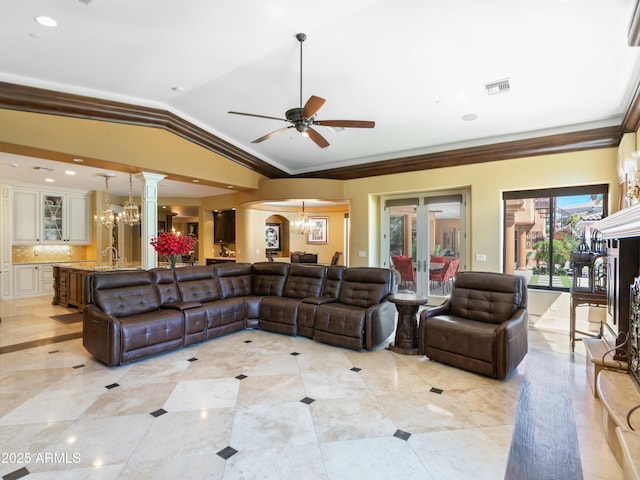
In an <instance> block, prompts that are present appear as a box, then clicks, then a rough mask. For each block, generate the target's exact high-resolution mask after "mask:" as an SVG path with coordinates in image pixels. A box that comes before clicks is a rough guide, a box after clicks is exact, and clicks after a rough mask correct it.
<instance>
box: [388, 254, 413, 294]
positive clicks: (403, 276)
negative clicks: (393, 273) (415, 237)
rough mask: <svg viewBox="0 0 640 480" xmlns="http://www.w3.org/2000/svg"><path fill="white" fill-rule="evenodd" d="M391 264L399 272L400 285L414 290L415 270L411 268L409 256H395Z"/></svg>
mask: <svg viewBox="0 0 640 480" xmlns="http://www.w3.org/2000/svg"><path fill="white" fill-rule="evenodd" d="M393 264H394V266H395V268H396V270H397V271H398V272H399V273H400V285H401V286H402V287H404V288H407V289H409V290H415V286H416V272H415V270H414V269H413V262H412V260H411V257H404V256H395V257H393Z"/></svg>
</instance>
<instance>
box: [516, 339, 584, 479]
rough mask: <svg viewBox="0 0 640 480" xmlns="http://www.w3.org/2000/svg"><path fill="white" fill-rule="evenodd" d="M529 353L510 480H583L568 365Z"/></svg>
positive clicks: (521, 394)
mask: <svg viewBox="0 0 640 480" xmlns="http://www.w3.org/2000/svg"><path fill="white" fill-rule="evenodd" d="M553 355H555V354H550V353H548V352H545V353H544V354H537V355H536V354H533V355H532V352H530V353H529V356H528V358H527V363H526V367H525V374H524V379H523V381H522V387H521V389H520V399H519V401H518V411H517V416H516V425H515V428H514V432H513V438H512V440H511V448H510V450H509V460H508V463H507V470H506V473H505V479H507V480H544V479H558V480H581V479H582V478H583V476H582V466H581V462H580V449H579V445H578V434H577V431H576V423H575V418H574V416H573V404H572V398H571V390H570V388H569V383H568V379H567V368H566V365H565V363H564V362H562V361H554V360H553Z"/></svg>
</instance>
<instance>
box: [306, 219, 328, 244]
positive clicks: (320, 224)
mask: <svg viewBox="0 0 640 480" xmlns="http://www.w3.org/2000/svg"><path fill="white" fill-rule="evenodd" d="M309 223H310V224H311V228H310V229H309V233H308V234H307V243H309V244H313V243H329V217H309Z"/></svg>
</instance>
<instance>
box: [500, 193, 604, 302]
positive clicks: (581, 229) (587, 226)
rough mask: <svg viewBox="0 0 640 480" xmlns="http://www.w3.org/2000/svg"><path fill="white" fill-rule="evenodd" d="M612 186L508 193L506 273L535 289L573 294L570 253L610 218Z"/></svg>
mask: <svg viewBox="0 0 640 480" xmlns="http://www.w3.org/2000/svg"><path fill="white" fill-rule="evenodd" d="M608 191H609V188H608V185H588V186H583V187H570V188H550V189H544V190H526V191H517V192H505V193H504V194H503V197H502V198H503V201H504V271H505V273H515V274H518V275H523V276H525V277H526V278H527V284H528V286H529V287H530V288H542V289H549V290H568V289H569V288H571V286H572V285H573V278H572V273H573V272H572V271H571V265H570V259H571V253H572V252H574V251H576V250H577V248H578V246H579V245H580V243H582V241H583V240H584V241H586V242H587V244H589V242H590V240H591V235H592V233H593V228H592V224H593V222H596V221H598V220H600V219H601V218H603V217H605V216H607V197H608Z"/></svg>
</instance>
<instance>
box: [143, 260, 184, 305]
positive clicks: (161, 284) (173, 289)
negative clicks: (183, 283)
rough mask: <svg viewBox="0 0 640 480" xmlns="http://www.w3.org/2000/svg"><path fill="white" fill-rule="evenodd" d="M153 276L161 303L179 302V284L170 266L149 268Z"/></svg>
mask: <svg viewBox="0 0 640 480" xmlns="http://www.w3.org/2000/svg"><path fill="white" fill-rule="evenodd" d="M149 273H151V278H152V279H153V281H154V283H155V284H156V289H157V290H158V296H159V297H160V303H162V304H165V303H177V302H179V301H180V295H179V293H178V286H177V285H176V279H175V277H174V276H173V270H172V269H170V268H154V269H151V270H149Z"/></svg>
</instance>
